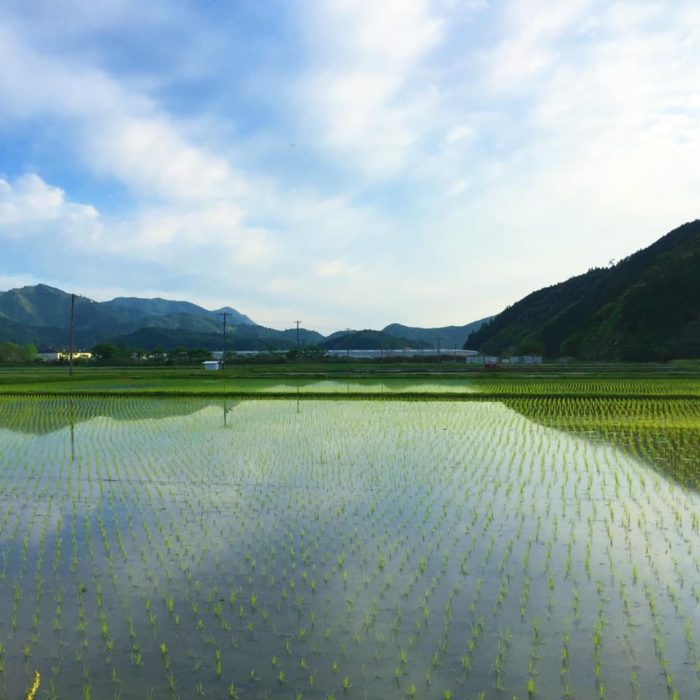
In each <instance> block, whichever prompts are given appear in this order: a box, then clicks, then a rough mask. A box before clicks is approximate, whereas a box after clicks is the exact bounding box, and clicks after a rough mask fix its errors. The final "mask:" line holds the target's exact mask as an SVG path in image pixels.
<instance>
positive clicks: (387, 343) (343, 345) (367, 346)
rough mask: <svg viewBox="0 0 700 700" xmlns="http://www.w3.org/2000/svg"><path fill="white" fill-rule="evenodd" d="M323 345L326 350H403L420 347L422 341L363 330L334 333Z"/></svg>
mask: <svg viewBox="0 0 700 700" xmlns="http://www.w3.org/2000/svg"><path fill="white" fill-rule="evenodd" d="M322 347H324V348H325V349H326V350H401V349H402V348H417V347H420V343H419V342H416V341H414V340H408V339H406V338H396V337H394V336H391V335H387V334H386V333H383V332H381V331H372V330H363V331H350V332H340V333H334V334H333V335H331V336H329V337H328V338H326V340H325V341H324V342H323V343H322Z"/></svg>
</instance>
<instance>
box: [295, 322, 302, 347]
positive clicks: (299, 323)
mask: <svg viewBox="0 0 700 700" xmlns="http://www.w3.org/2000/svg"><path fill="white" fill-rule="evenodd" d="M294 323H296V324H297V350H298V349H299V324H300V323H301V321H294Z"/></svg>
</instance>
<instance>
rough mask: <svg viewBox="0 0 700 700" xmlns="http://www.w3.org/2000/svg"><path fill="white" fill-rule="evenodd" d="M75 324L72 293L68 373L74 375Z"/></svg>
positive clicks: (73, 296)
mask: <svg viewBox="0 0 700 700" xmlns="http://www.w3.org/2000/svg"><path fill="white" fill-rule="evenodd" d="M74 325H75V294H71V295H70V348H69V350H68V374H69V375H70V376H71V377H72V376H73V339H74V337H75V332H74Z"/></svg>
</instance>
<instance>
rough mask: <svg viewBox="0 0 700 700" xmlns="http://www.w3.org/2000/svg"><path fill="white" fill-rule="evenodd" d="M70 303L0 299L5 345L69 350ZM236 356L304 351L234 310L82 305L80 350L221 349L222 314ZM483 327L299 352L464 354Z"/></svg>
mask: <svg viewBox="0 0 700 700" xmlns="http://www.w3.org/2000/svg"><path fill="white" fill-rule="evenodd" d="M70 303H71V295H70V294H69V293H67V292H64V291H62V290H60V289H56V288H54V287H49V286H47V285H44V284H38V285H35V286H31V287H22V288H20V289H11V290H9V291H7V292H0V342H3V341H11V342H14V343H20V344H27V343H34V344H35V345H36V346H37V348H38V349H39V350H40V351H51V350H60V349H65V348H66V347H67V346H68V343H69V326H70ZM224 313H226V314H227V336H226V345H227V348H228V349H230V350H289V349H292V348H295V347H296V345H297V330H296V328H292V329H287V330H283V331H279V330H275V329H272V328H266V327H264V326H260V325H258V324H256V323H255V322H254V321H253V320H251V319H250V318H249V317H248V316H246V315H245V314H242V313H241V312H239V311H237V310H236V309H233V308H231V307H223V308H221V309H215V310H213V311H210V310H208V309H205V308H203V307H201V306H198V305H197V304H193V303H191V302H188V301H171V300H168V299H158V298H156V299H140V298H137V297H117V298H116V299H112V300H111V301H105V302H96V301H93V300H91V299H88V298H86V297H82V296H76V299H75V324H74V327H75V346H76V347H80V348H91V347H92V346H93V345H95V344H97V343H101V342H111V343H114V344H115V345H117V346H119V347H126V348H131V349H141V350H156V349H162V350H172V349H174V348H178V347H184V348H205V349H207V350H220V349H221V348H222V340H223V337H222V325H223V314H224ZM482 322H483V321H477V322H476V323H475V324H474V323H472V324H467V325H465V326H447V327H445V328H411V327H409V326H401V325H399V324H392V325H390V326H387V327H386V328H385V329H384V330H383V331H341V332H339V333H334V334H332V335H331V336H328V337H327V338H326V337H324V336H323V335H321V334H320V333H316V332H315V331H312V330H307V329H304V328H300V329H299V331H298V334H299V344H300V345H302V346H304V345H318V346H320V347H324V348H328V349H330V348H339V349H354V350H365V349H380V348H406V347H415V348H418V347H421V346H423V347H426V348H431V347H437V346H438V345H440V344H442V347H452V345H456V346H460V347H461V345H462V344H463V343H464V341H465V339H466V338H467V336H468V334H469V331H470V330H471V329H473V328H475V327H478V325H479V324H481V323H482Z"/></svg>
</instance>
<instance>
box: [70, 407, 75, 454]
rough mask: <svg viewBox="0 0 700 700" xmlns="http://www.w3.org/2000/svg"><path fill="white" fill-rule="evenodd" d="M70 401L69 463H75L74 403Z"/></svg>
mask: <svg viewBox="0 0 700 700" xmlns="http://www.w3.org/2000/svg"><path fill="white" fill-rule="evenodd" d="M69 401H70V461H71V464H72V463H74V462H75V401H74V400H73V399H72V398H71V399H69Z"/></svg>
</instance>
